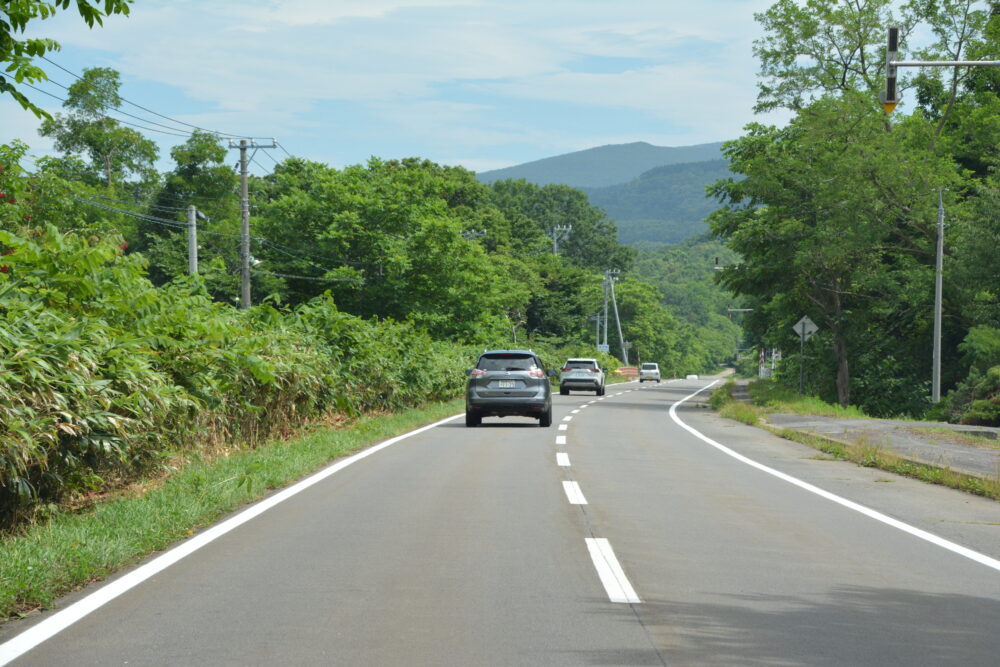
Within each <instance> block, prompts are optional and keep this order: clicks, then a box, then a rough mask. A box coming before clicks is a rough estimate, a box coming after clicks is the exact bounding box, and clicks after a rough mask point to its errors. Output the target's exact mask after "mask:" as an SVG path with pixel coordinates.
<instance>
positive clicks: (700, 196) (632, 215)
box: [580, 159, 732, 243]
mask: <svg viewBox="0 0 1000 667" xmlns="http://www.w3.org/2000/svg"><path fill="white" fill-rule="evenodd" d="M730 176H732V174H731V172H730V171H729V162H728V161H727V160H724V159H719V160H709V161H703V162H685V163H681V164H671V165H664V166H661V167H656V168H654V169H650V170H649V171H646V172H643V173H642V174H641V175H640V176H639V177H638V178H635V179H633V180H631V181H629V182H628V183H622V184H619V185H610V186H607V187H603V188H580V189H581V190H583V191H584V192H586V193H587V197H588V198H589V199H590V203H591V204H593V205H594V206H599V207H601V208H602V209H604V210H605V211H606V212H607V214H608V215H609V216H610V217H611V218H612V219H613V220H614V221H615V222H616V223H617V225H618V240H619V241H621V242H622V243H635V242H637V241H655V242H659V243H679V242H681V241H683V240H684V239H688V238H691V237H693V236H698V235H699V234H703V233H704V232H706V231H708V224H707V223H706V222H705V218H706V217H707V216H708V214H709V213H711V212H712V211H714V210H715V209H716V208H718V205H719V204H718V202H717V201H716V200H714V199H712V198H711V197H709V196H708V194H707V192H706V189H707V188H708V186H709V185H711V184H712V183H714V182H716V181H718V180H720V179H724V178H729V177H730Z"/></svg>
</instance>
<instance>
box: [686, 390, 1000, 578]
mask: <svg viewBox="0 0 1000 667" xmlns="http://www.w3.org/2000/svg"><path fill="white" fill-rule="evenodd" d="M718 382H719V380H716V381H715V382H713V383H712V384H709V385H707V386H705V387H702V388H701V389H699V390H698V391H696V392H694V393H693V394H691V395H690V396H686V397H684V398H682V399H681V400H679V401H677V402H676V403H674V404H673V405H672V406H670V417H671V419H673V420H674V421H675V422H676V423H677V424H678V425H679V426H680V427H681V428H683V429H684V430H686V431H688V432H689V433H691V434H692V435H693V436H695V437H696V438H698V439H699V440H702V441H704V442H706V443H708V444H709V445H711V446H713V447H715V448H716V449H718V450H719V451H721V452H723V453H724V454H728V455H729V456H731V457H733V458H734V459H736V460H737V461H741V462H743V463H745V464H747V465H748V466H751V467H754V468H757V469H758V470H761V471H763V472H766V473H767V474H768V475H773V476H774V477H777V478H778V479H780V480H783V481H785V482H788V483H789V484H794V485H795V486H797V487H799V488H801V489H805V490H806V491H809V492H810V493H814V494H816V495H817V496H820V497H821V498H826V499H827V500H829V501H832V502H835V503H837V504H838V505H842V506H844V507H846V508H848V509H851V510H854V511H855V512H859V513H860V514H864V515H865V516H867V517H869V518H872V519H875V520H876V521H880V522H882V523H884V524H886V525H888V526H892V527H893V528H896V529H898V530H901V531H903V532H904V533H909V534H910V535H913V536H914V537H917V538H919V539H921V540H924V541H925V542H930V543H931V544H934V545H936V546H939V547H941V548H942V549H947V550H948V551H951V552H954V553H956V554H958V555H960V556H964V557H966V558H968V559H970V560H974V561H976V562H977V563H979V564H981V565H985V566H986V567H989V568H993V569H994V570H997V571H998V572H1000V560H997V559H996V558H991V557H989V556H987V555H986V554H982V553H979V552H978V551H973V550H972V549H969V548H968V547H963V546H962V545H961V544H956V543H955V542H952V541H950V540H946V539H945V538H943V537H939V536H937V535H935V534H933V533H929V532H927V531H926V530H922V529H920V528H917V527H916V526H911V525H910V524H908V523H904V522H902V521H900V520H898V519H893V518H892V517H891V516H887V515H885V514H882V513H881V512H879V511H877V510H873V509H872V508H870V507H866V506H864V505H861V504H859V503H856V502H854V501H852V500H848V499H847V498H844V497H842V496H838V495H837V494H835V493H831V492H830V491H826V490H825V489H821V488H819V487H818V486H814V485H812V484H810V483H809V482H804V481H802V480H801V479H798V478H797V477H792V476H791V475H789V474H787V473H783V472H781V471H780V470H775V469H774V468H770V467H768V466H766V465H764V464H762V463H757V462H756V461H754V460H753V459H750V458H747V457H746V456H743V455H742V454H739V453H737V452H735V451H733V450H732V449H729V448H728V447H726V446H725V445H721V444H719V443H718V442H716V441H715V440H712V439H711V438H709V437H708V436H706V435H703V434H702V433H700V432H699V431H697V430H695V429H694V428H692V427H690V426H688V425H687V424H685V423H684V422H682V421H681V420H680V417H678V416H677V406H678V405H680V404H681V403H683V402H684V401H686V400H688V399H690V398H694V397H695V396H697V395H698V394H700V393H701V392H703V391H705V390H706V389H708V388H709V387H712V386H713V385H715V384H717V383H718Z"/></svg>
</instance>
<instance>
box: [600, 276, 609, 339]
mask: <svg viewBox="0 0 1000 667" xmlns="http://www.w3.org/2000/svg"><path fill="white" fill-rule="evenodd" d="M608 274H609V271H605V272H604V340H603V341H602V342H601V349H603V350H604V351H605V352H607V351H608V284H609V281H610V278H609V276H608ZM599 326H600V319H598V327H599Z"/></svg>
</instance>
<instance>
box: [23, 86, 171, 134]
mask: <svg viewBox="0 0 1000 667" xmlns="http://www.w3.org/2000/svg"><path fill="white" fill-rule="evenodd" d="M21 85H22V86H27V87H28V88H31V89H33V90H36V91H38V92H39V93H42V94H43V95H48V96H49V97H54V98H56V99H57V100H59V101H60V102H65V101H66V99H65V98H63V97H59V96H58V95H53V94H52V93H50V92H48V91H47V90H42V89H41V88H39V87H38V86H33V85H31V84H30V83H25V82H23V81H22V82H21ZM98 115H99V116H103V117H104V118H107V119H108V120H113V121H115V122H116V123H121V124H122V125H131V126H132V127H138V128H140V129H142V130H146V131H148V132H159V133H160V134H169V135H171V136H174V137H188V136H190V135H188V134H180V133H179V132H168V131H166V130H157V129H156V128H155V127H146V126H145V125H139V124H138V123H130V122H128V121H127V120H121V119H120V118H112V117H111V116H109V115H107V114H103V113H102V114H98Z"/></svg>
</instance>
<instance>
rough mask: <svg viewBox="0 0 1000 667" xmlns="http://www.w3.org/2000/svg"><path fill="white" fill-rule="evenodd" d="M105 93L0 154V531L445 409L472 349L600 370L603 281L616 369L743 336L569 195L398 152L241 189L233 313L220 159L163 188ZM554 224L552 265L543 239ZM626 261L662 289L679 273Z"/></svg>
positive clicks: (228, 173) (296, 166)
mask: <svg viewBox="0 0 1000 667" xmlns="http://www.w3.org/2000/svg"><path fill="white" fill-rule="evenodd" d="M119 86H120V80H119V75H118V73H117V72H116V71H114V70H112V69H106V68H95V69H90V70H87V71H86V72H85V73H84V75H83V77H82V78H81V79H79V80H78V81H77V82H76V83H74V84H73V85H72V86H71V87H70V89H69V94H68V96H67V100H66V103H65V105H64V110H63V112H62V113H59V114H57V115H55V116H54V117H53V118H51V119H48V120H46V121H44V122H43V124H42V127H41V130H40V131H41V133H42V134H43V135H45V136H47V137H50V138H52V139H53V140H54V142H55V145H56V147H57V149H58V150H59V151H60V152H61V153H62V155H61V156H59V157H54V158H38V159H35V160H34V164H33V166H32V167H31V168H27V167H25V166H24V165H25V164H28V163H30V162H31V158H30V155H29V148H28V146H26V145H25V144H23V143H20V142H12V143H10V144H7V145H4V146H2V147H0V163H2V171H0V201H2V204H0V252H2V253H3V256H2V258H0V508H2V514H3V516H0V522H2V523H8V524H9V523H10V522H12V521H15V520H17V518H18V517H21V516H24V515H25V513H26V512H29V511H30V509H31V508H33V507H37V506H38V505H39V503H44V502H51V501H55V500H58V499H59V498H61V497H63V496H65V494H67V493H70V492H74V491H82V490H100V489H103V488H106V487H107V486H108V485H113V484H114V483H117V482H120V481H122V480H128V479H130V478H131V476H133V475H134V474H138V473H141V472H142V471H143V470H144V469H146V468H148V467H149V466H151V465H156V463H157V461H159V460H161V459H162V457H163V456H165V455H166V452H169V451H170V450H171V449H172V448H177V447H182V446H183V447H191V446H192V443H194V445H193V446H196V447H197V446H205V447H211V446H219V445H220V444H223V443H236V444H237V445H240V444H242V445H253V444H255V443H257V442H260V441H261V440H263V439H266V438H269V437H272V436H274V435H278V434H280V433H283V432H285V431H286V430H287V429H289V428H295V427H296V426H297V425H301V424H303V423H307V422H309V421H310V420H316V419H321V418H324V417H326V416H328V415H330V414H331V413H336V414H346V415H350V414H357V413H359V412H367V411H384V410H394V409H398V408H402V407H405V406H410V405H417V404H420V403H424V402H427V401H434V400H441V399H446V398H451V397H454V396H457V395H459V393H460V391H461V388H462V386H463V385H464V379H465V378H464V374H463V373H462V369H463V368H465V367H468V366H469V365H471V363H472V362H473V361H474V359H475V356H476V355H477V354H478V352H479V351H481V350H482V349H483V348H484V347H521V346H523V347H532V348H534V349H536V350H538V351H540V352H541V353H542V354H543V357H544V358H545V359H546V361H547V363H548V364H549V365H550V366H556V365H558V364H560V363H561V362H562V361H563V360H564V359H565V357H566V356H568V355H587V356H595V355H597V353H596V351H595V347H594V345H595V340H594V335H595V334H594V316H595V315H596V314H597V313H598V312H599V310H600V309H601V307H602V303H603V288H602V281H603V277H604V271H605V270H606V269H619V270H620V271H621V279H620V281H619V282H618V283H617V285H616V290H615V291H616V296H617V303H618V309H619V312H620V313H621V326H622V330H623V333H624V337H625V339H626V340H627V341H629V343H630V344H631V346H632V350H633V351H634V353H633V354H634V355H637V356H641V358H643V359H646V360H655V361H658V362H659V363H660V365H661V368H663V369H664V371H665V373H668V374H684V373H688V372H700V371H704V370H708V369H712V368H715V367H717V366H718V364H720V363H722V362H724V361H725V360H726V359H727V358H728V357H730V356H731V355H732V353H733V350H734V349H735V347H736V345H737V341H738V338H739V331H738V329H737V328H736V327H733V326H731V325H730V324H729V323H728V321H725V322H723V323H722V324H723V325H725V326H723V327H722V328H721V329H720V322H718V319H719V316H718V315H717V314H716V313H715V312H714V310H713V309H714V308H715V307H716V306H717V303H715V302H713V300H712V296H711V294H712V293H714V294H715V295H717V294H719V293H721V290H720V289H719V288H717V287H715V286H713V285H712V284H711V275H710V274H708V273H705V271H704V270H702V271H700V275H701V281H702V282H703V285H702V287H703V288H705V289H707V290H708V293H707V294H696V295H693V296H692V295H684V294H679V293H677V290H676V286H675V285H673V284H672V283H671V282H669V281H666V282H661V283H658V284H654V282H650V281H648V280H643V279H641V278H640V277H639V275H640V274H638V273H637V272H636V271H635V270H634V269H635V267H636V261H637V256H638V255H637V252H636V251H635V250H634V249H632V248H629V247H626V246H623V245H621V244H620V243H619V242H618V240H617V230H616V227H615V225H614V223H613V222H612V221H611V220H610V219H609V218H608V216H607V215H606V214H605V213H604V212H603V211H602V210H601V209H599V208H597V207H594V206H592V205H591V204H590V203H589V202H588V200H587V197H586V195H584V194H583V193H582V192H580V191H578V190H575V189H573V188H570V187H568V186H558V185H549V186H544V187H540V186H537V185H532V184H529V183H527V182H525V181H498V182H495V183H493V184H491V185H485V184H483V183H480V182H479V181H478V180H477V179H476V176H475V174H474V173H472V172H470V171H467V170H465V169H462V168H459V167H448V166H441V165H438V164H434V163H432V162H429V161H425V160H421V159H416V158H412V159H403V160H382V159H377V158H372V159H371V160H370V161H369V162H368V163H367V164H363V165H354V166H349V167H346V168H343V169H336V168H333V167H330V166H328V165H325V164H320V163H317V162H311V161H308V160H303V159H299V158H295V157H286V158H285V159H283V160H281V161H280V162H279V161H277V160H275V164H274V166H273V169H272V170H271V173H268V174H266V175H264V176H252V177H251V178H250V180H249V198H250V206H251V212H252V218H251V236H252V238H251V255H252V262H251V263H252V277H251V287H252V302H253V303H252V306H251V307H249V308H240V305H241V304H240V303H239V296H238V295H239V294H240V266H241V255H240V194H239V193H240V183H239V174H238V173H236V172H234V170H233V168H232V167H231V166H230V165H229V164H228V163H229V160H230V159H231V157H232V153H231V152H230V151H229V150H228V149H227V147H226V146H225V145H224V144H223V142H222V141H221V140H220V138H219V137H217V136H215V135H212V134H208V133H204V132H199V131H195V132H193V133H192V134H191V136H190V137H189V138H187V140H186V141H184V142H183V143H181V144H180V145H177V146H176V147H175V148H174V149H173V150H172V151H171V158H172V159H173V162H174V164H175V166H174V168H173V169H171V170H170V171H168V172H166V173H159V172H158V171H157V170H156V169H155V167H154V164H155V161H156V159H157V157H158V156H157V149H156V145H155V144H154V143H153V142H151V141H150V140H149V139H147V138H145V137H144V136H143V135H141V134H140V133H138V132H136V131H134V130H133V129H131V128H129V127H126V126H124V125H122V124H120V123H118V122H117V121H115V120H113V119H111V118H109V117H108V116H107V115H106V114H105V113H104V112H105V111H106V110H107V109H111V108H115V107H117V106H118V104H119V102H120V100H119V97H118V89H119ZM272 159H273V158H272ZM189 206H194V207H196V211H197V233H198V255H199V256H198V270H197V273H193V274H192V273H191V272H190V271H189V257H188V240H187V234H188V229H187V219H188V218H187V215H188V207H189ZM570 225H571V226H572V231H571V232H570V233H569V234H568V235H567V236H566V238H564V239H562V240H561V242H560V245H559V251H558V254H554V253H553V248H552V239H551V237H550V232H551V231H552V230H553V229H554V228H555V227H560V226H566V227H568V226H570ZM702 260H703V258H699V259H698V260H697V262H699V263H701V262H702ZM643 261H644V263H646V264H650V263H651V262H653V263H655V265H656V266H657V267H658V268H662V269H663V270H664V274H663V275H666V273H665V272H666V271H667V268H666V267H673V270H679V271H683V267H684V265H685V262H686V261H687V260H686V258H685V257H684V255H683V253H681V254H679V255H676V256H668V255H666V254H661V255H658V256H657V257H656V259H655V260H654V259H652V258H647V259H644V260H643ZM705 266H706V267H707V264H706V265H705ZM242 305H247V304H242ZM613 329H614V326H613V325H612V330H613ZM611 338H612V339H613V340H612V341H611V342H612V348H611V354H613V355H615V356H617V357H618V358H623V355H622V354H621V351H620V350H619V345H618V341H617V339H616V337H614V336H612V337H611ZM601 356H602V360H603V363H605V364H606V365H609V366H612V367H614V365H615V364H619V363H620V362H618V361H617V360H615V359H613V358H612V357H610V356H607V355H601Z"/></svg>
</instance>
